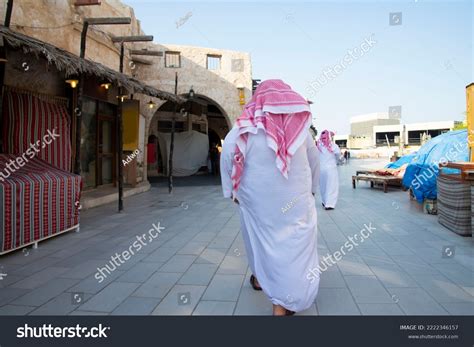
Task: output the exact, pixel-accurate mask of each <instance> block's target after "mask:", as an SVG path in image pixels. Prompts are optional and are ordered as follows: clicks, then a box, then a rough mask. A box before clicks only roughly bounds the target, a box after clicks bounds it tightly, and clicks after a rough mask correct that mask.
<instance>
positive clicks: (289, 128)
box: [232, 80, 311, 196]
mask: <svg viewBox="0 0 474 347" xmlns="http://www.w3.org/2000/svg"><path fill="white" fill-rule="evenodd" d="M310 125H311V111H310V107H309V104H308V102H307V101H306V100H305V99H304V98H303V97H302V96H301V95H299V94H298V93H296V92H295V91H293V90H292V89H291V87H290V86H289V85H287V84H286V83H284V82H283V81H281V80H267V81H264V82H262V83H260V85H259V86H258V87H257V89H256V91H255V93H254V95H253V97H252V100H251V101H250V102H249V103H248V104H247V105H245V108H244V111H243V113H242V115H241V116H240V117H239V118H238V119H237V121H236V124H235V127H237V128H238V129H239V135H238V137H237V140H236V150H235V155H234V161H233V168H232V185H233V187H232V188H233V193H234V196H235V193H236V192H237V190H238V189H239V185H240V179H241V177H242V174H243V170H244V161H245V155H246V152H247V151H246V149H247V140H248V135H249V133H250V134H257V132H258V129H263V130H264V131H265V133H266V137H267V144H268V147H270V148H271V149H272V150H273V151H274V152H275V154H276V159H275V163H276V166H277V168H278V170H279V171H280V172H281V173H282V175H283V176H284V177H285V178H288V172H289V167H290V161H291V157H292V156H293V155H294V154H295V152H296V150H297V149H298V148H299V147H300V146H301V145H302V144H303V142H304V141H305V139H306V137H307V136H308V133H307V131H306V130H308V128H309V126H310Z"/></svg>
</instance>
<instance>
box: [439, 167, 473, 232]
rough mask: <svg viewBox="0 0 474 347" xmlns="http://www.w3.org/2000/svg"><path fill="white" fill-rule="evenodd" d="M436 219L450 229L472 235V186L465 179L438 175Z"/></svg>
mask: <svg viewBox="0 0 474 347" xmlns="http://www.w3.org/2000/svg"><path fill="white" fill-rule="evenodd" d="M437 183H438V216H439V217H438V221H439V223H440V224H442V225H444V226H445V227H446V228H448V229H450V230H451V231H453V232H455V233H457V234H459V235H463V236H471V235H472V226H471V223H472V217H473V216H472V201H474V200H473V198H474V187H473V186H472V185H471V184H470V182H467V181H460V180H455V179H452V178H448V177H446V176H445V175H441V176H439V177H438V180H437Z"/></svg>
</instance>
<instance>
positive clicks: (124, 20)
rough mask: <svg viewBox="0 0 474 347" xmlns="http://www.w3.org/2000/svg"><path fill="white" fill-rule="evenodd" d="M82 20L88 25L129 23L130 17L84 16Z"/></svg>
mask: <svg viewBox="0 0 474 347" xmlns="http://www.w3.org/2000/svg"><path fill="white" fill-rule="evenodd" d="M84 22H87V23H89V24H90V25H109V24H130V23H132V19H131V18H130V17H102V18H84Z"/></svg>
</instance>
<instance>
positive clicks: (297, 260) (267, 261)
mask: <svg viewBox="0 0 474 347" xmlns="http://www.w3.org/2000/svg"><path fill="white" fill-rule="evenodd" d="M236 135H237V129H236V128H234V129H232V130H231V131H230V132H229V134H228V135H227V137H226V139H225V140H224V145H223V149H222V154H221V169H222V170H221V178H222V189H223V193H224V197H226V198H230V197H231V195H232V180H231V173H232V159H233V157H234V151H235V138H236ZM275 158H276V157H275V152H274V151H272V150H271V149H270V148H269V147H268V145H267V140H266V135H265V133H264V131H263V130H259V131H258V133H257V134H256V135H252V134H249V137H248V142H247V153H246V155H245V163H244V172H243V174H242V177H241V181H240V187H239V189H238V191H237V194H236V198H237V199H238V201H239V210H240V223H241V230H242V236H243V239H244V243H245V248H246V251H247V258H248V262H249V266H250V269H251V270H252V273H253V274H254V275H255V276H256V277H257V279H258V282H259V283H260V286H261V287H262V289H263V291H264V293H265V294H266V295H267V296H268V297H269V299H270V300H271V302H272V303H273V304H275V305H281V306H283V307H285V308H286V309H288V310H291V311H295V312H298V311H302V310H305V309H307V308H309V307H310V306H311V305H312V304H313V302H314V300H315V298H316V295H317V293H318V287H319V278H316V280H314V279H313V280H311V281H310V280H309V279H308V277H307V274H308V271H309V269H313V268H314V267H317V266H318V253H317V216H316V206H315V199H314V196H313V194H314V193H316V191H317V189H318V185H319V151H318V150H317V148H316V146H315V144H314V141H313V139H312V137H311V136H310V134H309V133H308V137H307V139H306V141H305V142H304V143H303V144H302V145H301V147H300V148H299V149H298V150H297V151H296V153H295V155H294V156H293V157H292V158H291V163H290V171H289V174H288V179H286V178H285V177H284V176H283V175H282V173H281V172H280V171H279V170H278V169H277V167H276V164H275ZM312 193H313V194H312Z"/></svg>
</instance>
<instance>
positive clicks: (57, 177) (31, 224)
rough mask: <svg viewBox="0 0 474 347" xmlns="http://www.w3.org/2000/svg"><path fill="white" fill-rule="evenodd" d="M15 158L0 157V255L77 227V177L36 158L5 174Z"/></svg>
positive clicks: (9, 155)
mask: <svg viewBox="0 0 474 347" xmlns="http://www.w3.org/2000/svg"><path fill="white" fill-rule="evenodd" d="M17 158H18V156H16V155H12V154H0V173H1V174H2V175H1V176H0V253H3V252H6V251H9V250H12V249H16V248H19V247H21V246H23V245H26V244H28V243H31V242H34V241H38V240H41V239H44V238H46V237H49V236H52V235H54V234H57V233H59V232H61V231H64V230H67V229H70V228H72V227H74V226H76V225H77V224H78V223H79V207H78V206H79V204H78V203H76V202H78V201H79V200H80V192H81V177H80V176H78V175H74V174H71V173H69V172H66V171H62V170H59V169H57V168H55V167H53V166H51V165H49V164H48V163H46V162H44V161H42V160H40V159H37V158H33V159H29V158H28V162H27V163H26V164H25V165H24V166H22V167H20V168H19V169H17V170H8V169H7V164H8V163H9V162H10V161H11V160H15V159H17ZM11 166H12V165H11V164H10V167H11ZM18 166H19V165H18ZM12 171H13V172H12Z"/></svg>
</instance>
